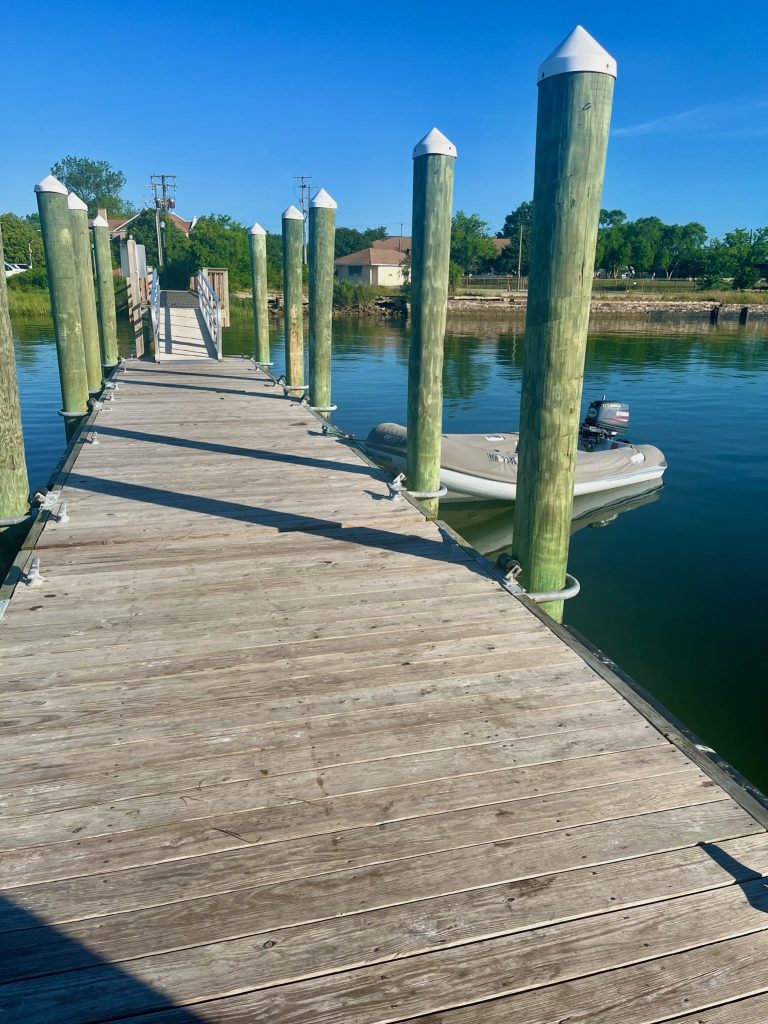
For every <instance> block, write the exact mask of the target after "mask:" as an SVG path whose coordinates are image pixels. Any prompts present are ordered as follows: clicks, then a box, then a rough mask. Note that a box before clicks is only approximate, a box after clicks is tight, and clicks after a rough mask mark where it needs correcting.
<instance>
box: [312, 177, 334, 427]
mask: <svg viewBox="0 0 768 1024" xmlns="http://www.w3.org/2000/svg"><path fill="white" fill-rule="evenodd" d="M335 243H336V203H335V202H334V200H333V199H332V198H331V196H329V195H328V193H327V192H326V191H325V189H324V188H321V189H320V191H319V192H318V193H317V195H316V196H315V198H314V199H313V200H312V202H311V203H310V206H309V400H310V403H311V405H312V406H313V408H315V409H317V411H318V412H319V413H320V414H321V415H322V416H323V417H324V418H325V419H328V417H329V414H330V413H331V412H332V411H333V410H332V408H331V343H332V337H333V261H334V246H335Z"/></svg>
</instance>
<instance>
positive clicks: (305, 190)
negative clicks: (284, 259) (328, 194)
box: [293, 174, 312, 266]
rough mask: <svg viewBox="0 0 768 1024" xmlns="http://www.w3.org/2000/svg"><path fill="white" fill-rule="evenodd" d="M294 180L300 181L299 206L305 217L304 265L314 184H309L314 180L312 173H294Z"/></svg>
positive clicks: (302, 249)
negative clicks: (308, 217) (308, 216)
mask: <svg viewBox="0 0 768 1024" xmlns="http://www.w3.org/2000/svg"><path fill="white" fill-rule="evenodd" d="M293 180H294V181H298V183H299V184H298V185H297V186H296V188H297V189H298V191H299V206H300V207H301V214H302V216H303V218H304V221H303V223H302V229H301V260H302V263H303V264H304V266H306V265H307V211H308V209H309V204H310V202H311V201H312V186H311V185H310V184H309V183H310V181H311V180H312V175H311V174H294V176H293Z"/></svg>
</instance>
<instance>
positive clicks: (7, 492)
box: [0, 229, 29, 533]
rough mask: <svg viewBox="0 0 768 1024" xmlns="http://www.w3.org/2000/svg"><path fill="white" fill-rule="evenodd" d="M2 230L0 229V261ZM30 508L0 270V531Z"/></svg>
mask: <svg viewBox="0 0 768 1024" xmlns="http://www.w3.org/2000/svg"><path fill="white" fill-rule="evenodd" d="M2 262H3V234H2V229H0V263H2ZM28 511H29V480H28V479H27V463H26V461H25V458H24V434H23V433H22V429H21V406H20V405H19V388H18V384H17V382H16V360H15V358H14V354H13V331H12V330H11V317H10V314H9V312H8V290H7V288H6V284H5V274H4V273H3V272H2V271H0V533H2V532H4V530H5V528H6V527H8V526H13V525H15V524H16V523H19V522H22V520H23V519H25V518H26V515H27V512H28Z"/></svg>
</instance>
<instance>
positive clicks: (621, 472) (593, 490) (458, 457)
mask: <svg viewBox="0 0 768 1024" xmlns="http://www.w3.org/2000/svg"><path fill="white" fill-rule="evenodd" d="M405 437H406V432H405V428H404V427H401V426H399V425H398V424H380V425H379V426H378V427H375V428H374V430H372V431H371V433H370V434H369V435H368V439H367V441H366V450H367V451H368V454H369V455H370V456H371V457H372V458H374V459H376V460H377V461H379V462H383V463H384V464H386V465H388V466H390V467H391V468H392V470H393V471H394V472H395V473H402V472H404V471H405V468H406V456H405ZM499 441H503V442H505V444H504V445H503V447H504V449H506V451H502V450H501V449H500V448H499V447H498V442H499ZM516 447H517V435H516V434H498V435H480V434H466V435H458V434H446V435H444V440H443V456H444V458H443V461H444V462H447V463H451V461H453V463H454V464H453V465H450V464H449V465H442V466H441V467H440V483H441V485H442V486H443V487H446V488H447V490H448V494H447V495H446V497H445V498H443V499H442V500H443V501H445V502H451V501H467V500H472V501H477V500H482V501H514V500H515V499H516V497H517V457H516V454H514V452H515V451H516ZM457 462H458V463H461V464H463V463H466V464H467V466H468V468H467V469H463V468H457V466H456V463H457ZM666 468H667V463H666V460H665V459H664V456H663V454H662V453H661V452H660V451H659V449H658V448H654V447H653V446H652V445H630V444H619V445H613V446H612V447H610V448H606V449H604V450H599V451H581V450H580V451H579V452H578V455H577V469H576V480H575V484H574V490H573V493H574V496H575V497H579V496H581V495H586V494H600V493H607V492H610V491H613V490H616V489H618V488H622V487H632V486H635V485H640V484H650V483H653V482H654V481H659V480H661V478H662V476H663V475H664V471H665V470H666ZM406 484H407V481H406Z"/></svg>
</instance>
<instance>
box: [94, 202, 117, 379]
mask: <svg viewBox="0 0 768 1024" xmlns="http://www.w3.org/2000/svg"><path fill="white" fill-rule="evenodd" d="M93 255H94V259H95V264H96V289H97V292H98V296H99V310H98V312H99V336H100V338H101V362H102V366H103V367H104V369H105V370H107V371H109V370H111V369H112V368H113V367H115V366H117V364H118V361H119V359H120V357H119V355H118V353H117V316H116V314H115V286H114V284H113V283H112V250H111V248H110V245H109V224H108V223H107V222H106V220H105V219H104V218H103V217H102V216H101V215H99V216H98V217H95V218H94V221H93Z"/></svg>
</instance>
